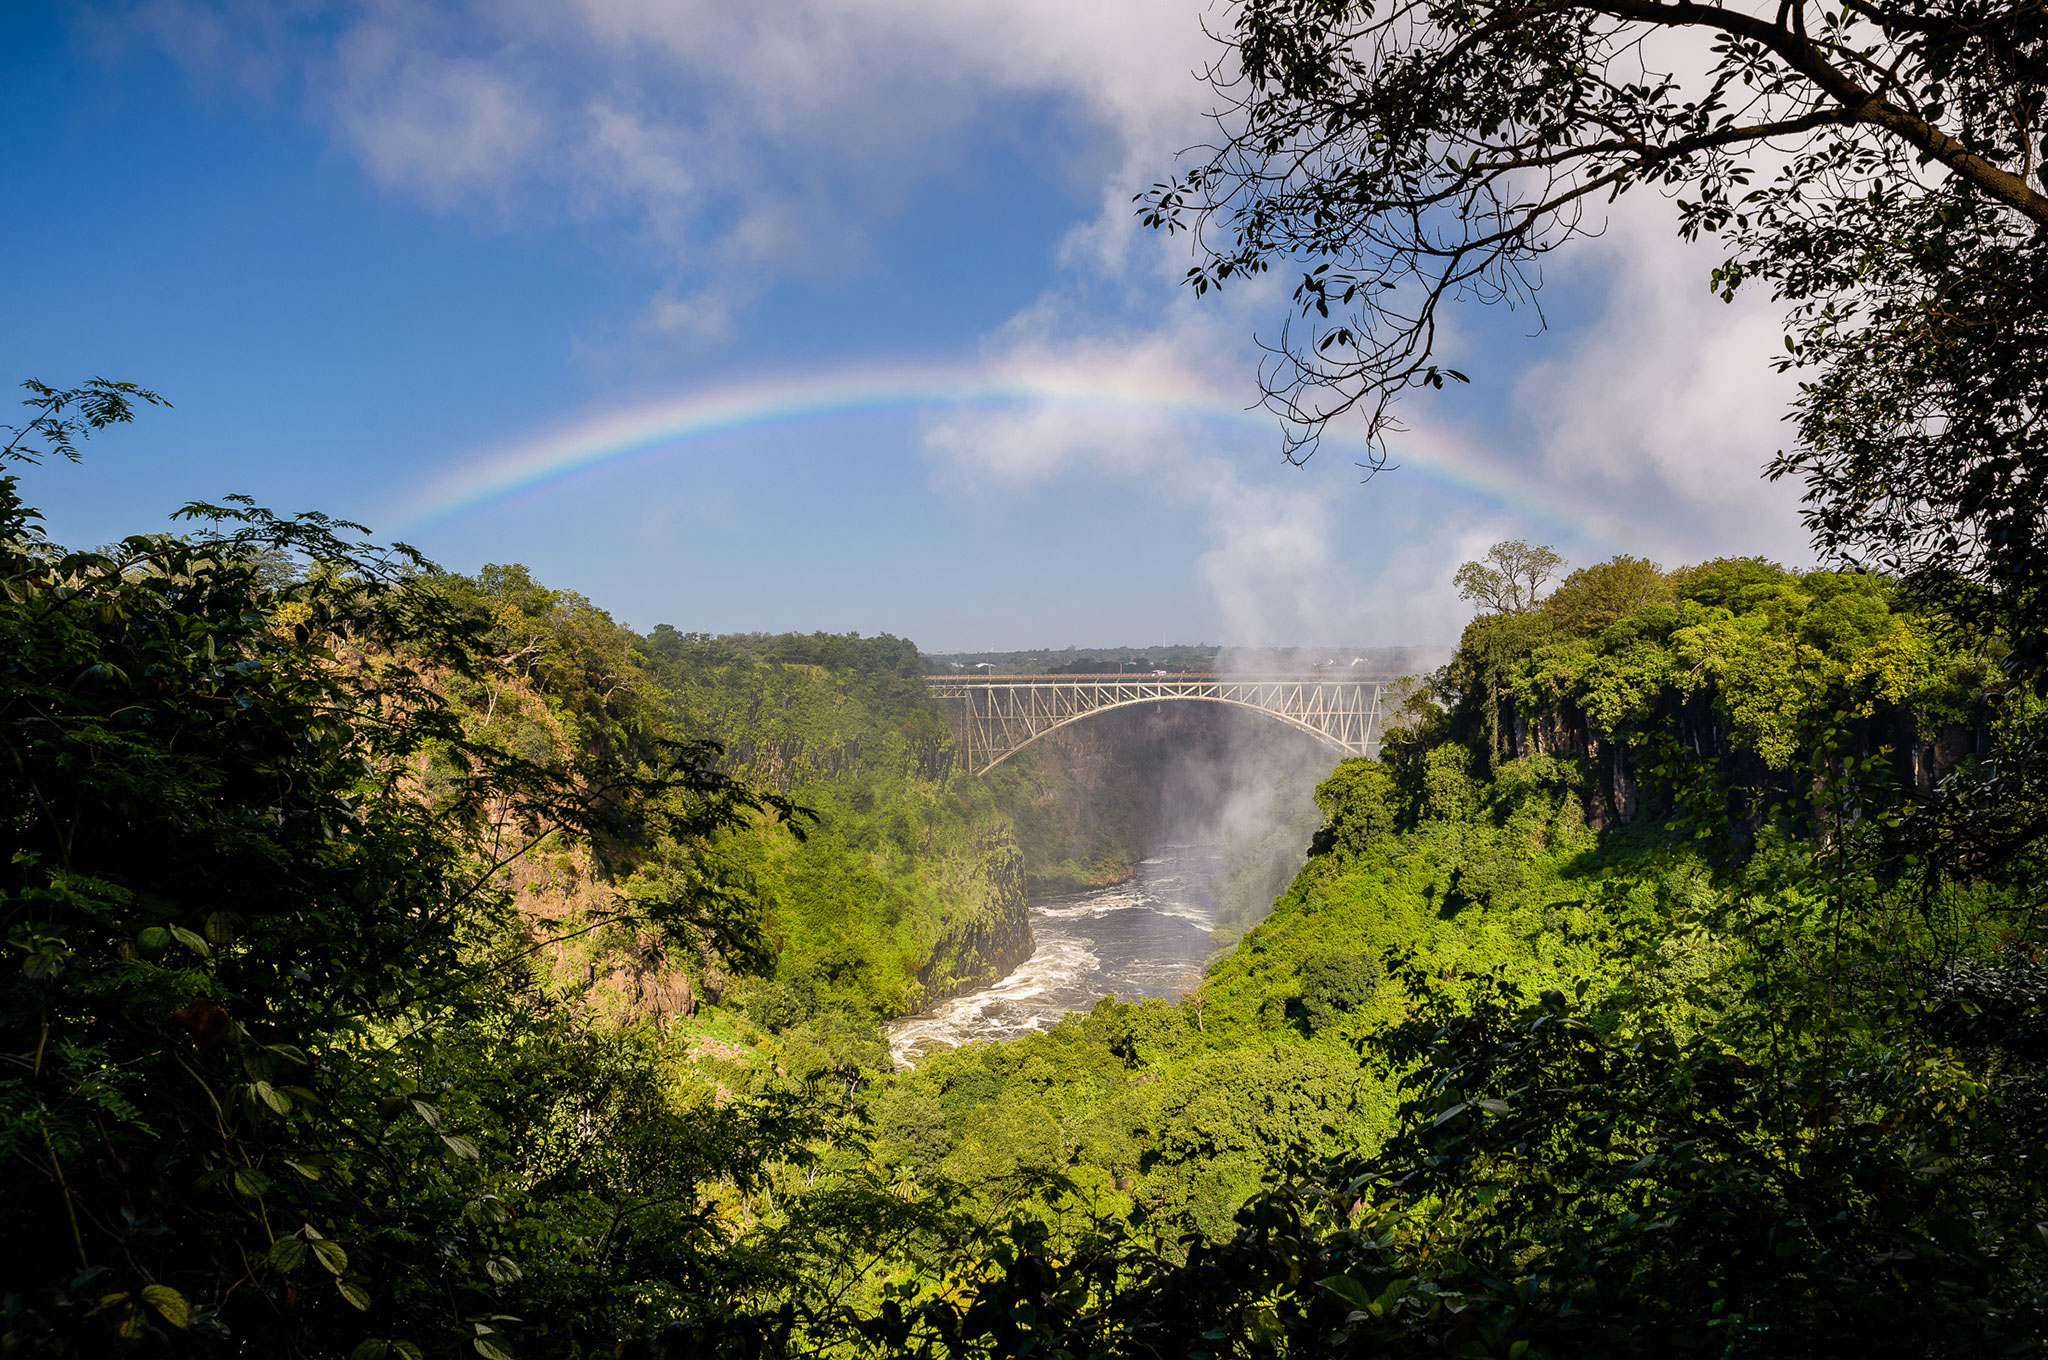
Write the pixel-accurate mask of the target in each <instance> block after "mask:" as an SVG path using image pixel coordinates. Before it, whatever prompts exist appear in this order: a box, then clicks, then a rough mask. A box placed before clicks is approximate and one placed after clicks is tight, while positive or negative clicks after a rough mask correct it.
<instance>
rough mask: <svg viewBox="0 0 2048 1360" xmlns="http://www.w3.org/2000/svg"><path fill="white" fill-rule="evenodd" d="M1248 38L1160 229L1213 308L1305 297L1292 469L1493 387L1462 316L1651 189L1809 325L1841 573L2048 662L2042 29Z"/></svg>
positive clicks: (1677, 19) (1943, 20)
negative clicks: (1426, 392)
mask: <svg viewBox="0 0 2048 1360" xmlns="http://www.w3.org/2000/svg"><path fill="white" fill-rule="evenodd" d="M1222 41H1223V42H1224V44H1225V46H1226V51H1225V52H1224V54H1223V55H1222V56H1221V57H1220V58H1219V60H1218V61H1217V62H1216V63H1215V65H1214V66H1213V67H1212V68H1211V69H1210V71H1209V73H1208V75H1209V79H1210V83H1211V84H1212V86H1213V87H1214V89H1215V90H1216V91H1217V93H1218V96H1219V99H1220V106H1219V109H1218V114H1217V117H1218V126H1219V133H1220V136H1219V139H1218V141H1217V143H1216V144H1215V145H1214V146H1212V147H1209V148H1206V149H1205V150H1204V151H1202V152H1200V153H1198V154H1196V156H1195V158H1194V163H1193V164H1192V165H1191V166H1190V167H1189V168H1188V169H1187V170H1186V171H1185V172H1184V173H1182V174H1181V175H1179V176H1178V177H1177V178H1175V179H1173V180H1171V181H1169V182H1166V183H1162V184H1160V185H1157V186H1155V188H1154V189H1153V190H1152V191H1150V192H1149V193H1148V194H1145V195H1142V196H1141V198H1142V200H1143V205H1144V206H1143V214H1144V217H1145V219H1146V221H1148V222H1149V223H1151V224H1152V225H1154V226H1158V227H1162V228H1166V229H1169V230H1175V229H1182V228H1185V229H1188V230H1190V231H1192V233H1193V239H1194V240H1195V242H1196V262H1195V264H1194V265H1193V266H1192V267H1191V268H1190V270H1189V271H1188V280H1189V282H1190V283H1191V284H1192V285H1193V286H1194V287H1195V289H1196V290H1197V292H1206V291H1208V290H1209V289H1211V288H1217V287H1222V286H1225V285H1227V284H1228V283H1229V282H1230V281H1232V280H1234V279H1238V278H1242V277H1245V276H1248V275H1253V274H1259V273H1264V272H1266V271H1269V270H1289V271H1292V270H1298V271H1300V272H1299V274H1298V282H1297V283H1296V285H1295V288H1294V294H1293V297H1294V304H1295V306H1294V320H1291V321H1290V322H1289V323H1288V324H1287V325H1286V326H1285V327H1284V328H1283V329H1282V330H1281V331H1280V332H1279V334H1278V335H1277V336H1275V337H1272V338H1271V339H1270V340H1269V342H1268V348H1269V351H1270V355H1271V361H1270V363H1269V364H1268V365H1267V367H1266V369H1265V371H1264V375H1263V385H1264V390H1265V393H1266V396H1267V400H1268V402H1269V404H1270V405H1271V406H1272V407H1273V408H1274V409H1275V410H1277V411H1278V412H1279V413H1280V414H1281V415H1282V416H1283V417H1285V418H1286V419H1287V420H1288V421H1289V422H1291V423H1292V431H1293V432H1292V434H1291V435H1290V436H1289V439H1290V442H1289V447H1288V452H1289V456H1290V457H1295V458H1302V457H1306V456H1308V455H1309V454H1310V453H1312V452H1313V450H1314V447H1315V443H1316V440H1317V437H1318V436H1319V434H1320V432H1321V431H1322V430H1323V429H1324V428H1325V427H1326V426H1327V425H1328V424H1329V422H1331V421H1332V420H1334V419H1337V418H1338V417H1340V416H1343V415H1345V414H1347V413H1354V412H1355V413H1357V414H1359V415H1361V416H1362V418H1363V420H1364V423H1365V428H1366V431H1367V433H1368V435H1369V436H1370V437H1371V438H1373V439H1374V440H1378V439H1379V438H1380V437H1381V436H1383V435H1384V434H1385V433H1386V432H1387V431H1388V430H1389V429H1390V428H1392V426H1391V422H1392V421H1393V420H1394V418H1395V417H1394V407H1395V402H1396V400H1397V398H1398V397H1399V396H1400V395H1401V394H1402V393H1403V392H1404V391H1408V390H1411V389H1414V388H1416V387H1441V386H1442V385H1443V384H1444V382H1445V381H1446V380H1447V379H1451V380H1464V379H1465V375H1464V374H1462V373H1459V372H1457V371H1455V370H1452V369H1450V368H1448V367H1446V366H1445V365H1443V364H1442V363H1441V362H1440V360H1439V358H1438V356H1437V344H1438V337H1439V324H1440V319H1441V317H1442V315H1443V309H1444V308H1445V307H1446V306H1448V305H1451V304H1453V303H1455V302H1460V301H1474V302H1479V303H1516V304H1519V303H1528V302H1533V301H1537V298H1536V294H1537V286H1538V282H1539V266H1540V263H1541V261H1542V260H1543V258H1544V257H1545V256H1546V255H1548V254H1549V253H1550V252H1552V251H1555V250H1558V249H1560V248H1562V247H1565V246H1566V245H1568V244H1569V243H1570V242H1572V241H1573V240H1574V239H1575V238H1578V237H1581V236H1584V235H1586V234H1588V233H1590V232H1593V231H1597V230H1598V229H1599V228H1600V226H1601V224H1602V218H1601V215H1600V214H1601V205H1603V204H1604V203H1607V202H1610V201H1612V200H1613V199H1614V198H1615V197H1616V196H1618V195H1621V194H1625V193H1631V192H1638V191H1641V190H1644V189H1648V190H1650V191H1652V192H1655V193H1658V194H1661V195H1663V196H1664V197H1665V198H1667V199H1668V200H1670V202H1671V204H1672V212H1673V216H1674V219H1675V226H1676V228H1677V229H1678V230H1679V231H1680V232H1682V233H1683V234H1684V235H1686V236H1688V237H1711V238H1715V239H1718V240H1719V241H1720V243H1721V244H1722V246H1723V247H1724V248H1725V250H1726V252H1727V253H1726V255H1725V258H1724V260H1723V262H1722V264H1721V265H1720V266H1719V268H1718V269H1717V270H1715V272H1714V274H1713V278H1712V284H1713V286H1714V287H1715V288H1716V289H1717V290H1718V291H1720V292H1721V293H1722V294H1723V295H1724V296H1728V297H1732V296H1733V295H1734V293H1735V292H1736V291H1737V290H1738V289H1741V288H1744V287H1749V286H1753V285H1757V286H1763V287H1767V288H1768V289H1770V290H1771V293H1772V295H1773V297H1774V298H1776V299H1777V300H1779V301H1780V302H1782V303H1783V304H1784V305H1785V307H1786V320H1787V329H1788V335H1787V337H1786V342H1785V345H1786V348H1785V352H1784V353H1783V354H1781V355H1780V356H1778V360H1777V361H1778V362H1779V363H1780V364H1781V365H1782V366H1784V367H1787V368H1792V369H1795V370H1797V371H1799V372H1800V373H1801V374H1802V375H1803V382H1802V385H1801V387H1800V391H1799V396H1798V400H1797V405H1796V410H1795V415H1796V420H1795V424H1794V429H1795V431H1796V434H1797V441H1796V443H1795V444H1794V445H1793V446H1792V447H1790V448H1788V449H1786V450H1784V451H1782V452H1780V453H1779V454H1778V456H1777V457H1776V459H1775V461H1773V462H1772V463H1771V473H1772V475H1773V476H1793V477H1798V478H1801V479H1803V480H1804V481H1805V482H1806V485H1807V488H1808V490H1807V511H1806V518H1807V522H1808V524H1809V526H1810V528H1811V529H1812V531H1813V533H1814V536H1815V540H1816V542H1817V544H1818V545H1819V546H1820V547H1821V548H1822V549H1823V550H1824V551H1826V552H1828V553H1831V554H1834V555H1836V556H1837V557H1839V558H1841V559H1843V560H1848V561H1855V562H1867V563H1869V564H1872V565H1875V566H1878V567H1882V568H1884V569H1886V570H1890V571H1892V572H1894V573H1897V574H1900V575H1902V576H1905V577H1907V578H1908V579H1909V580H1912V581H1914V582H1915V583H1916V584H1917V585H1918V586H1920V587H1923V588H1925V589H1926V590H1927V591H1928V592H1929V593H1930V594H1932V595H1934V596H1935V597H1937V598H1940V599H1942V600H1943V601H1944V603H1945V604H1946V605H1947V606H1948V608H1949V610H1950V612H1951V613H1952V614H1955V615H1957V616H1958V617H1960V618H1964V619H1967V620H1968V621H1969V622H1970V623H1971V625H1972V626H1987V625H1988V626H1998V627H2003V628H2006V629H2008V630H2011V631H2014V632H2015V633H2016V634H2019V635H2022V636H2016V637H2015V648H2016V652H2015V656H2016V659H2017V661H2018V662H2019V664H2020V665H2021V666H2022V667H2023V668H2026V669H2028V670H2029V671H2038V670H2039V669H2040V667H2041V666H2042V665H2043V664H2044V662H2048V655H2044V653H2043V651H2042V645H2043V644H2042V643H2041V642H2040V641H2039V635H2040V634H2041V633H2042V631H2043V630H2042V629H2041V626H2040V625H2041V623H2042V621H2043V619H2044V618H2048V591H2044V589H2043V586H2044V581H2048V576H2044V573H2048V537H2044V535H2048V524H2044V521H2043V517H2042V511H2041V507H2042V505H2043V504H2044V503H2048V501H2044V496H2043V491H2044V484H2043V479H2044V478H2048V426H2044V422H2043V401H2044V396H2043V394H2044V392H2048V343H2044V340H2048V329H2044V328H2048V312H2044V309H2043V308H2042V307H2041V306H2040V305H2039V299H2040V298H2041V297H2042V296H2043V295H2044V292H2048V194H2044V193H2043V192H2042V187H2041V186H2048V180H2044V179H2043V173H2044V170H2043V157H2044V152H2048V143H2044V133H2048V123H2044V116H2048V16H2044V13H2043V11H2042V9H2041V7H2040V6H2039V5H2038V4H2034V3H2032V2H2031V0H1992V2H1991V3H1982V2H1981V0H1844V3H1842V4H1840V5H1839V6H1836V7H1832V8H1830V7H1826V6H1815V5H1812V4H1809V3H1808V2H1807V0H1784V2H1783V3H1781V4H1779V5H1777V6H1776V7H1775V10H1774V11H1762V10H1759V11H1754V12H1752V11H1751V10H1750V9H1747V8H1744V7H1740V6H1735V5H1723V4H1711V3H1695V2H1694V0H1680V2H1679V3H1669V4H1665V3H1650V2H1648V0H1391V2H1390V3H1382V4H1371V3H1358V0H1246V3H1243V4H1240V5H1238V6H1237V7H1236V8H1235V10H1234V12H1233V15H1232V18H1231V22H1230V24H1229V26H1228V28H1227V31H1226V32H1225V33H1224V34H1223V36H1222ZM1297 323H1298V324H1297ZM1758 361H1759V363H1761V362H1763V361H1764V358H1763V356H1759V360H1758ZM1765 454H1766V451H1763V450H1759V458H1760V460H1761V459H1762V458H1763V457H1764V456H1765ZM1375 463H1376V465H1383V464H1384V455H1383V454H1382V455H1377V456H1376V457H1375Z"/></svg>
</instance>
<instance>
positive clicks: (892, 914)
mask: <svg viewBox="0 0 2048 1360" xmlns="http://www.w3.org/2000/svg"><path fill="white" fill-rule="evenodd" d="M641 645H642V647H643V650H644V656H645V665H646V668H647V674H648V677H649V683H650V685H651V686H652V687H654V688H655V689H657V690H658V691H659V697H658V698H657V699H656V700H655V701H654V702H655V703H657V704H658V706H660V707H661V708H662V709H663V710H664V711H665V715H666V717H667V718H668V719H669V720H671V721H673V722H674V723H676V724H677V725H678V726H680V727H682V728H684V729H685V730H688V731H691V732H693V733H697V734H699V735H700V736H701V737H703V738H708V739H714V740H716V741H717V742H718V743H719V744H720V746H721V748H722V753H723V754H722V758H721V759H722V766H723V768H725V769H727V770H729V771H730V772H732V773H733V774H734V775H735V776H738V777H742V778H745V779H747V780H748V781H750V782H752V783H754V784H758V785H761V786H765V787H768V788H771V789H775V790H777V791H779V792H781V793H783V794H786V795H788V796H789V797H790V798H791V799H793V800H795V801H797V802H799V803H801V804H803V805H804V806H805V807H806V808H807V809H808V810H809V811H810V812H811V813H812V814H814V817H815V824H814V825H813V826H811V827H810V829H809V830H808V832H807V834H806V835H805V836H804V838H803V839H802V840H794V839H792V838H790V837H787V836H783V835H779V834H776V833H775V832H774V830H773V829H772V828H755V829H743V830H739V831H736V832H734V833H731V834H728V835H726V836H724V837H722V838H720V840H719V841H718V843H717V845H716V848H715V854H714V856H713V858H714V861H715V863H716V864H717V865H718V866H719V870H720V871H721V872H723V873H724V874H726V875H727V876H728V877H730V878H732V879H733V880H734V881H737V882H744V883H745V884H746V885H748V890H749V892H750V893H751V894H752V895H753V896H754V898H755V899H756V900H757V901H758V902H759V903H760V906H761V909H762V912H763V927H764V930H765V931H766V933H767V938H768V948H767V949H766V951H765V953H764V955H763V957H762V959H761V960H760V963H759V971H761V972H763V973H772V976H770V977H764V978H761V979H760V980H758V981H755V982H751V983H748V984H746V985H745V986H744V987H743V988H741V989H740V990H742V991H744V992H745V994H746V995H745V999H744V1004H745V1006H746V1009H747V1011H748V1013H749V1014H750V1015H752V1016H754V1017H755V1020H756V1023H758V1024H760V1025H761V1026H762V1027H763V1028H767V1029H771V1030H777V1031H779V1030H782V1029H785V1028H787V1027H789V1026H791V1025H794V1024H798V1023H800V1022H802V1021H803V1020H805V1019H807V1018H809V1017H811V1016H813V1015H816V1014H820V1013H824V1012H843V1013H846V1014H848V1015H852V1016H856V1017H859V1018H860V1019H862V1020H867V1021H872V1020H876V1019H880V1018H882V1017H885V1016H888V1015H891V1014H898V1013H901V1012H904V1011H908V1010H914V1009H916V1008H917V1007H918V1006H919V1005H921V1004H922V1003H923V1002H924V1000H925V999H926V998H927V997H931V996H937V995H943V994H946V993H949V992H951V991H954V990H957V989H959V988H962V987H965V986H970V985H974V984H977V983H985V982H992V981H994V980H995V979H996V978H998V977H1000V976H1002V974H1003V973H1005V972H1008V971H1009V969H1010V968H1012V967H1014V966H1015V965H1016V964H1017V963H1020V962H1022V961H1023V959H1024V958H1025V957H1027V956H1028V955H1029V953H1030V934H1029V926H1028V922H1027V921H1026V918H1025V914H1024V913H1025V904H1024V885H1023V875H1022V867H1021V864H1020V860H1019V853H1018V850H1017V847H1016V845H1015V842H1014V839H1013V837H1012V834H1011V830H1010V825H1009V822H1008V820H1007V818H1006V817H1005V816H1004V815H1003V813H1002V812H1001V811H1000V810H999V809H998V807H997V805H996V804H995V802H994V801H993V800H992V799H991V797H990V796H989V793H988V792H987V790H986V789H985V788H984V787H983V786H982V785H981V784H980V782H979V781H977V780H975V779H973V778H972V777H971V776H969V775H965V774H962V773H961V772H959V771H956V770H955V769H954V767H953V743H952V735H951V732H950V730H949V729H948V728H947V726H946V721H945V718H944V715H943V714H941V713H940V712H939V710H938V708H937V706H936V705H935V704H934V703H933V701H932V699H931V698H930V696H929V694H928V693H927V691H926V687H925V684H924V681H923V674H924V672H923V667H922V664H921V662H920V661H919V660H918V655H917V650H916V648H915V647H913V646H912V645H911V644H909V643H907V642H904V641H903V640H901V639H899V638H892V637H881V638H859V637H833V636H827V635H823V634H818V635H811V636H797V635H780V636H762V635H741V636H733V637H718V638H712V637H706V636H703V635H699V634H687V633H681V632H678V631H676V630H675V629H673V628H670V627H667V626H665V625H664V626H663V627H659V628H656V629H655V630H654V632H653V633H651V634H650V635H649V636H648V637H647V638H646V639H645V640H644V643H642V644H641Z"/></svg>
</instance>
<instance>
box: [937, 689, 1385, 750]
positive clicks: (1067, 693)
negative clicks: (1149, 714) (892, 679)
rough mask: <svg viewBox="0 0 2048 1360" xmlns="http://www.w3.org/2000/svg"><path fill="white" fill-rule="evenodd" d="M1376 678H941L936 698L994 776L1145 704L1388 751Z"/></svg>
mask: <svg viewBox="0 0 2048 1360" xmlns="http://www.w3.org/2000/svg"><path fill="white" fill-rule="evenodd" d="M1386 683H1387V681H1386V680H1385V679H1384V678H1382V677H1377V676H1371V677H1367V676H1352V675H1336V676H1315V675H1307V676H1213V675H1172V676H1131V675H1077V676H1047V675H987V676H935V677H932V679H931V680H930V684H931V690H932V695H933V697H934V698H936V699H938V700H939V701H940V703H941V705H942V706H943V707H944V708H945V709H946V712H947V716H948V718H949V719H950V720H951V721H952V724H953V733H954V737H955V740H956V742H957V743H958V745H959V747H960V749H962V750H963V751H964V753H965V754H966V757H967V766H968V768H969V769H970V770H972V771H973V772H974V773H975V774H986V773H987V772H988V771H990V770H992V769H994V768H995V767H996V766H998V765H1000V764H1002V763H1003V762H1004V761H1005V760H1008V759H1009V758H1010V757H1011V756H1013V755H1015V754H1016V753H1017V752H1018V751H1021V750H1023V749H1024V748H1025V747H1026V746H1029V745H1030V744H1031V743H1033V742H1035V741H1037V740H1038V739H1039V738H1040V737H1043V736H1045V735H1046V734H1047V733H1049V732H1056V731H1058V730H1059V729H1060V728H1062V727H1067V726H1070V725H1072V724H1074V723H1077V722H1079V721H1081V720H1082V719H1083V718H1089V717H1093V716H1094V715H1095V714H1098V713H1107V712H1110V711H1112V710H1114V709H1119V708H1133V707H1137V706H1139V705H1142V704H1154V703H1170V702H1176V701H1196V702H1203V703H1220V704H1229V705H1231V706H1233V707H1237V708H1244V709H1249V710H1251V711H1253V712H1255V713H1262V714H1264V715H1266V716H1267V717H1269V718H1274V719H1277V720H1278V721H1280V722H1283V723H1285V724H1287V725H1288V726H1289V727H1293V728H1295V729H1296V730H1298V731H1301V732H1305V733H1307V734H1308V735H1310V736H1312V737H1315V738H1316V739H1317V740H1319V741H1321V742H1323V743H1324V744H1325V745H1327V746H1329V747H1330V748H1332V749H1333V750H1335V751H1337V752H1338V753H1340V754H1342V755H1350V756H1369V755H1377V754H1378V753H1379V742H1380V695H1381V691H1382V690H1383V689H1384V688H1385V685H1386Z"/></svg>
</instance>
